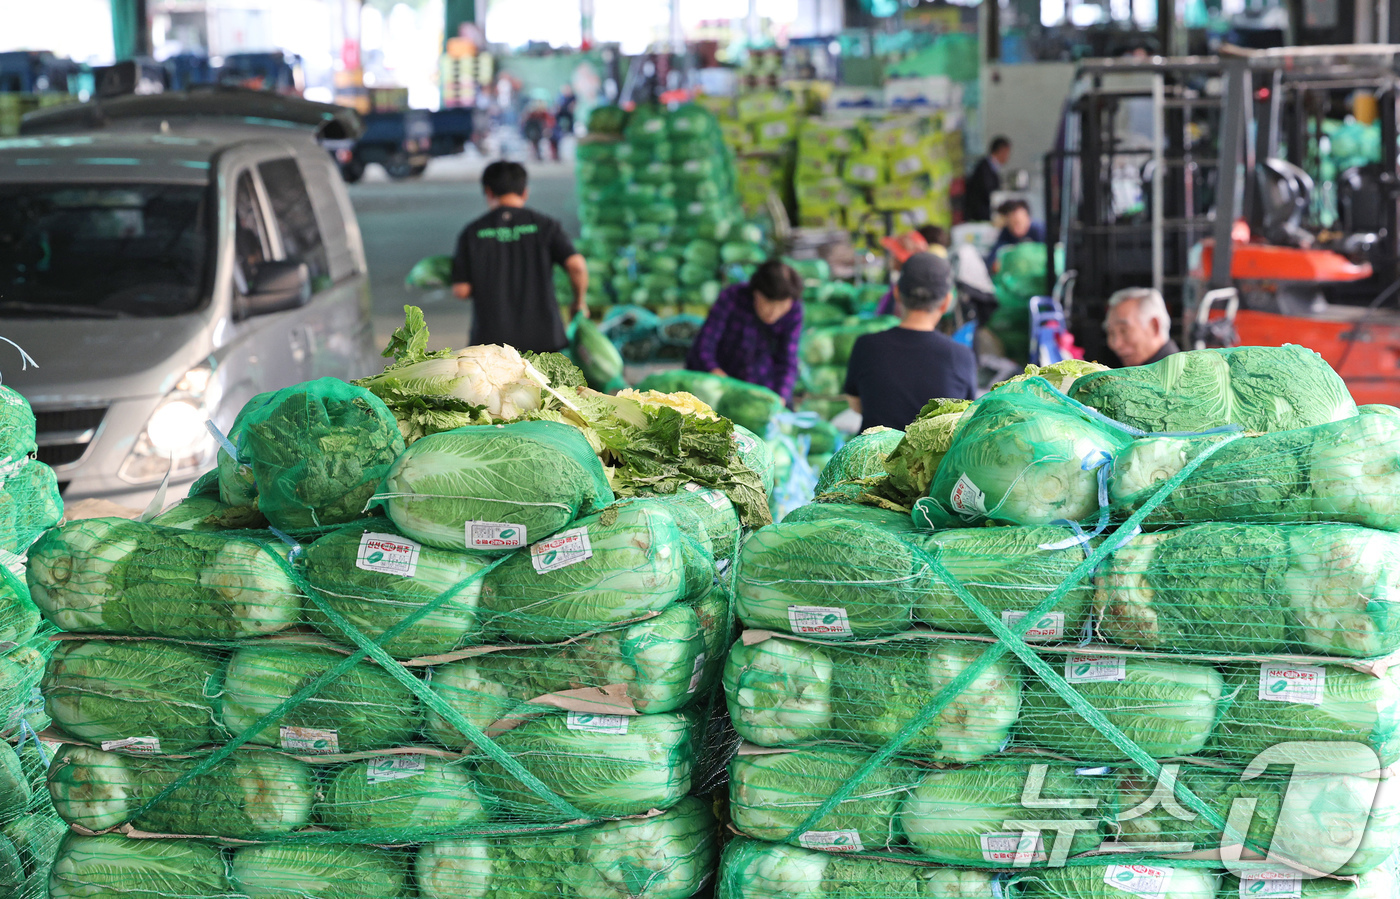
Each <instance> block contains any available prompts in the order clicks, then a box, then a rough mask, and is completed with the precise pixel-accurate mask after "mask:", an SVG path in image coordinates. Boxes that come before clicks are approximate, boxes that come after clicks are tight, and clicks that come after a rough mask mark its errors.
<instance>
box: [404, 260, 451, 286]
mask: <svg viewBox="0 0 1400 899" xmlns="http://www.w3.org/2000/svg"><path fill="white" fill-rule="evenodd" d="M403 284H404V286H405V287H411V288H415V289H418V290H426V289H428V288H433V287H447V286H449V285H451V284H452V257H451V256H424V257H423V258H422V259H419V260H418V261H417V262H415V263H414V264H413V268H411V269H409V270H408V275H407V276H406V277H405V278H404V279H403Z"/></svg>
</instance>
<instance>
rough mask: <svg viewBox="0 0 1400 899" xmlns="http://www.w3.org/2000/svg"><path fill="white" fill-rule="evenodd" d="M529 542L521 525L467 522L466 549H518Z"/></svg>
mask: <svg viewBox="0 0 1400 899" xmlns="http://www.w3.org/2000/svg"><path fill="white" fill-rule="evenodd" d="M529 542H530V541H529V540H528V539H527V538H526V535H525V525H523V524H510V523H508V522H504V521H469V522H467V548H468V549H518V548H520V547H522V546H526V545H527V544H529Z"/></svg>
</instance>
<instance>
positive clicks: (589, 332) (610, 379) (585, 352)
mask: <svg viewBox="0 0 1400 899" xmlns="http://www.w3.org/2000/svg"><path fill="white" fill-rule="evenodd" d="M568 337H569V351H570V352H571V353H572V354H573V357H574V358H575V359H576V360H578V367H579V368H581V369H582V370H583V376H584V377H585V378H587V379H588V386H589V387H592V388H593V389H594V390H601V391H603V392H604V393H614V392H616V391H618V390H621V389H622V388H623V387H626V386H627V382H626V381H624V380H622V354H621V353H619V352H618V351H617V347H615V346H613V342H612V341H611V340H609V339H608V338H607V336H606V335H605V334H603V332H602V331H600V330H598V326H597V325H595V324H594V323H593V322H592V321H590V320H588V319H587V318H584V317H583V316H581V315H580V316H576V317H575V318H574V320H573V321H572V322H570V323H569V334H568Z"/></svg>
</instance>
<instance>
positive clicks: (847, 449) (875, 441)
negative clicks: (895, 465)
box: [817, 428, 904, 496]
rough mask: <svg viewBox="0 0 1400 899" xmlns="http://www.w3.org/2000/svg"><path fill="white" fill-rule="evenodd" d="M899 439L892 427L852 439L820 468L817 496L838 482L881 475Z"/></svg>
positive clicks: (901, 432)
mask: <svg viewBox="0 0 1400 899" xmlns="http://www.w3.org/2000/svg"><path fill="white" fill-rule="evenodd" d="M903 439H904V432H903V431H899V430H896V429H894V428H870V429H869V430H867V431H863V432H861V433H860V434H858V435H856V436H855V437H852V438H851V439H850V440H848V441H847V442H846V445H845V446H843V447H841V448H840V449H839V450H837V451H836V454H835V455H833V456H832V457H831V461H830V462H828V463H827V464H826V467H825V468H823V469H822V471H821V476H820V477H818V478H817V495H818V496H821V495H822V494H823V493H826V492H827V491H828V490H830V489H831V488H832V487H833V486H835V485H836V484H838V483H840V482H842V481H858V480H861V479H862V478H870V477H875V476H876V475H883V474H884V473H885V461H886V459H888V457H889V455H890V453H892V452H894V449H895V447H897V446H899V443H900V441H901V440H903Z"/></svg>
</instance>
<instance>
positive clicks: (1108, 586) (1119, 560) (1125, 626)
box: [1094, 532, 1187, 649]
mask: <svg viewBox="0 0 1400 899" xmlns="http://www.w3.org/2000/svg"><path fill="white" fill-rule="evenodd" d="M1168 536H1170V532H1167V533H1158V534H1139V535H1138V536H1137V537H1134V538H1133V540H1132V541H1131V542H1130V543H1128V544H1127V545H1126V546H1122V547H1119V548H1118V549H1117V550H1116V551H1115V552H1114V553H1113V555H1112V556H1110V557H1109V558H1108V561H1106V562H1105V563H1104V564H1103V565H1102V566H1100V568H1099V572H1100V574H1099V575H1098V576H1097V577H1096V578H1094V620H1095V622H1096V624H1095V630H1096V631H1097V633H1098V635H1099V636H1101V637H1103V638H1104V639H1105V640H1108V641H1110V642H1113V643H1122V644H1124V645H1127V646H1142V647H1157V646H1159V645H1161V643H1162V634H1161V630H1160V628H1159V626H1158V622H1157V607H1156V593H1155V591H1154V590H1153V589H1152V585H1151V583H1149V581H1148V579H1147V574H1148V572H1149V571H1150V570H1151V568H1152V557H1153V555H1155V554H1156V552H1157V544H1159V543H1161V542H1162V541H1163V540H1165V539H1166V538H1167V537H1168ZM1170 601H1171V600H1168V602H1169V603H1170ZM1174 648H1179V649H1185V648H1187V647H1174Z"/></svg>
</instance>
